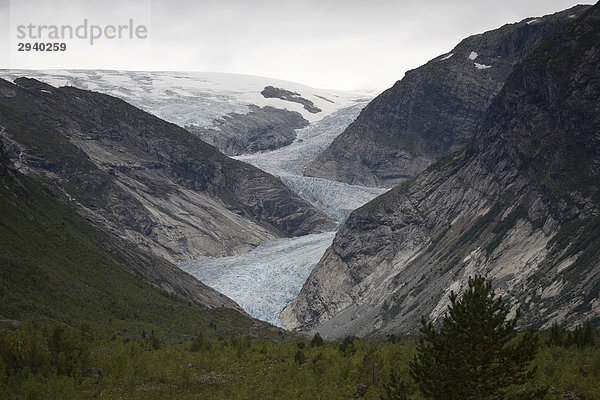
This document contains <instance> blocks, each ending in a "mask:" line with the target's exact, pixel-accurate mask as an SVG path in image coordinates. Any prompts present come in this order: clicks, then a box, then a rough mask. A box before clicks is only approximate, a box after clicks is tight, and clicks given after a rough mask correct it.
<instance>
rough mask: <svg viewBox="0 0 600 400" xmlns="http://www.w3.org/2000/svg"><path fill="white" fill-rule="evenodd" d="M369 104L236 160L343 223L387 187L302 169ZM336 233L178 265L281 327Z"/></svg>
mask: <svg viewBox="0 0 600 400" xmlns="http://www.w3.org/2000/svg"><path fill="white" fill-rule="evenodd" d="M365 104H366V103H365V102H357V104H355V105H353V106H351V107H348V108H345V109H342V110H339V111H337V112H335V113H333V114H332V115H329V116H327V117H325V118H323V119H322V120H321V121H317V122H314V123H312V124H310V125H308V126H307V127H306V128H303V129H300V130H298V131H297V138H296V141H295V142H293V143H292V144H290V145H289V146H286V147H283V148H280V149H277V150H274V151H269V152H264V153H257V154H250V155H242V156H238V157H235V158H236V159H238V160H241V161H244V162H247V163H249V164H252V165H254V166H256V167H258V168H260V169H262V170H264V171H266V172H269V173H270V174H273V175H275V176H278V177H279V178H280V179H281V180H282V181H283V183H285V184H286V185H287V186H288V187H289V188H290V189H292V190H293V191H294V192H296V193H298V195H300V196H301V197H303V198H304V199H306V200H307V201H309V202H311V203H312V204H314V205H315V206H316V207H318V208H320V209H321V210H323V211H324V212H325V213H327V214H328V215H329V216H331V217H332V218H334V219H335V220H336V221H337V222H338V224H341V223H342V222H343V221H344V220H345V219H346V218H347V217H348V215H349V214H350V213H351V212H352V210H354V209H356V208H358V207H360V206H361V205H363V204H364V203H366V202H368V201H370V200H371V199H373V198H374V197H376V196H378V195H379V194H381V193H383V192H385V190H383V189H376V188H367V187H362V186H353V185H348V184H346V183H341V182H335V181H330V180H326V179H319V178H310V177H305V176H302V173H303V170H304V166H305V165H306V164H307V163H308V162H309V161H310V160H312V159H313V158H314V157H315V156H316V155H317V154H319V153H320V152H321V151H323V150H324V149H325V148H326V147H327V146H328V145H329V144H330V143H331V142H332V141H333V139H335V137H336V136H338V135H339V134H340V133H342V131H343V130H344V129H345V128H346V127H347V126H348V124H350V122H352V121H353V120H354V118H356V116H357V115H358V113H359V112H360V110H361V109H362V107H363V106H364V105H365ZM334 236H335V232H328V233H323V234H315V235H308V236H302V237H296V238H291V239H276V240H273V241H271V242H268V243H265V244H263V245H261V246H259V247H257V248H256V249H254V250H252V251H251V252H249V253H247V254H242V255H238V256H234V257H226V258H212V259H204V260H196V261H192V262H188V263H184V264H180V267H181V268H182V269H184V270H185V271H187V272H189V273H190V274H192V275H194V276H195V277H196V278H198V279H200V280H201V281H202V282H204V283H205V284H207V285H209V286H211V287H212V288H214V289H216V290H218V291H220V292H221V293H224V294H225V295H227V296H229V297H230V298H232V299H233V300H235V301H236V302H237V303H238V304H239V305H240V306H241V307H242V308H243V309H244V310H246V312H247V313H248V314H250V315H251V316H253V317H255V318H258V319H262V320H264V321H267V322H270V323H273V324H275V325H279V326H281V321H280V320H279V313H280V312H281V311H282V310H283V309H284V308H285V306H286V305H287V304H288V303H289V302H290V301H291V300H292V299H293V298H294V297H295V296H296V295H297V294H298V293H299V292H300V289H301V288H302V285H303V284H304V282H305V281H306V279H307V278H308V276H309V275H310V272H311V271H312V269H313V268H314V266H315V265H316V264H317V263H318V262H319V260H320V259H321V257H322V256H323V254H324V253H325V250H327V248H328V247H329V246H330V245H331V242H332V241H333V237H334Z"/></svg>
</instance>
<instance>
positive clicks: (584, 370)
mask: <svg viewBox="0 0 600 400" xmlns="http://www.w3.org/2000/svg"><path fill="white" fill-rule="evenodd" d="M579 374H580V375H581V376H589V375H590V366H589V365H582V366H581V367H579Z"/></svg>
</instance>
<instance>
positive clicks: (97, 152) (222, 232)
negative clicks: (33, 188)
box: [0, 78, 334, 261]
mask: <svg viewBox="0 0 600 400" xmlns="http://www.w3.org/2000/svg"><path fill="white" fill-rule="evenodd" d="M16 83H17V85H13V84H11V83H9V82H7V81H4V80H1V81H0V88H2V94H3V95H2V96H0V126H1V127H2V137H3V139H4V141H5V143H6V144H7V150H8V154H9V156H10V158H11V160H12V161H13V162H14V164H15V166H16V167H17V169H19V170H20V171H22V172H24V173H26V174H30V175H39V176H42V177H44V178H47V179H50V180H52V181H53V182H54V183H55V184H56V185H57V186H58V187H59V188H60V189H61V190H62V191H63V192H64V193H66V194H67V195H68V196H69V197H70V198H71V199H72V201H74V202H76V203H78V204H79V205H80V207H81V209H82V210H84V211H85V212H86V213H87V214H88V216H89V217H90V218H92V219H94V220H96V221H97V222H99V223H102V224H104V225H106V226H108V227H109V228H110V229H112V230H114V232H116V233H119V234H120V235H121V236H122V237H124V238H127V239H129V240H131V241H133V242H134V243H136V244H138V245H140V246H142V247H143V248H146V249H147V250H150V251H151V252H153V253H155V254H157V255H161V256H163V257H165V258H167V259H168V260H172V261H175V260H177V261H181V260H188V259H193V258H198V257H202V256H219V255H231V254H237V253H241V252H245V251H248V250H250V249H251V248H253V247H255V246H256V245H258V244H260V243H262V242H264V241H265V240H268V239H270V238H273V237H274V236H297V235H302V234H307V233H312V232H323V231H327V230H330V229H332V227H333V226H334V222H333V221H332V220H331V219H329V218H328V217H327V216H325V215H324V214H323V213H322V212H320V211H318V210H317V209H316V208H314V207H313V206H311V205H310V204H309V203H307V202H306V201H304V200H302V199H300V198H299V197H298V196H297V195H295V194H294V193H293V192H291V191H290V190H289V189H288V188H287V187H286V186H285V185H283V184H282V183H281V182H280V181H279V180H278V179H276V178H274V177H273V176H271V175H268V174H266V173H264V172H262V171H260V170H259V169H257V168H254V167H252V166H250V165H247V164H244V163H241V162H238V161H235V160H231V159H230V158H228V157H226V156H225V155H223V154H222V153H220V152H218V151H217V150H216V149H215V148H213V147H212V146H210V145H208V144H206V143H204V142H202V141H201V140H199V139H198V138H196V137H195V136H193V135H192V134H190V133H189V132H187V131H186V130H184V129H182V128H179V127H178V126H176V125H174V124H170V123H167V122H165V121H162V120H160V119H158V118H156V117H154V116H151V115H149V114H147V113H145V112H143V111H141V110H139V109H137V108H135V107H133V106H130V105H129V104H127V103H125V102H123V101H122V100H118V99H116V98H114V97H111V96H107V95H102V94H98V93H94V92H90V91H84V90H80V89H75V88H72V87H63V88H58V89H57V88H54V87H52V86H49V85H46V84H43V83H41V82H39V81H36V80H31V79H25V78H21V79H17V81H16Z"/></svg>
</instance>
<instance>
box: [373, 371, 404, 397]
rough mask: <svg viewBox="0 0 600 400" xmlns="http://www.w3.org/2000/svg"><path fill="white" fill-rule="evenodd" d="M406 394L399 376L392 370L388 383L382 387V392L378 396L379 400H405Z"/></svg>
mask: <svg viewBox="0 0 600 400" xmlns="http://www.w3.org/2000/svg"><path fill="white" fill-rule="evenodd" d="M407 392H408V388H407V386H406V384H405V383H404V382H402V380H401V379H400V374H399V373H398V371H397V370H395V369H393V368H392V370H391V371H390V381H389V382H388V383H386V384H384V385H383V391H382V393H381V395H380V398H381V400H407V397H406V393H407Z"/></svg>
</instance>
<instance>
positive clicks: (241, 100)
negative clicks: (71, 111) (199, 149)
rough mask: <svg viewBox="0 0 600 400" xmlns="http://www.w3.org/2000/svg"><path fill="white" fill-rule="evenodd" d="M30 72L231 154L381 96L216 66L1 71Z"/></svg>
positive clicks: (281, 141) (3, 73)
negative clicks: (113, 100)
mask: <svg viewBox="0 0 600 400" xmlns="http://www.w3.org/2000/svg"><path fill="white" fill-rule="evenodd" d="M22 76H28V77H31V78H36V79H38V80H40V81H42V82H45V83H48V84H50V85H52V86H56V87H58V86H74V87H78V88H80V89H88V90H93V91H96V92H100V93H104V94H109V95H111V96H115V97H118V98H120V99H122V100H125V101H126V102H128V103H130V104H132V105H134V106H136V107H138V108H141V109H142V110H144V111H147V112H149V113H151V114H154V115H156V116H157V117H159V118H161V119H164V120H165V121H169V122H172V123H174V124H177V125H179V126H182V127H185V128H186V129H187V130H189V131H190V132H192V133H194V134H195V135H197V136H198V137H200V138H201V139H202V140H203V141H205V142H207V143H209V144H211V145H213V146H215V147H217V148H218V149H219V150H221V151H222V152H224V153H225V154H227V155H238V154H245V153H255V152H261V151H267V150H273V149H276V148H280V147H282V146H286V145H287V144H289V143H291V142H292V141H293V140H294V139H295V137H296V133H295V131H294V130H295V129H298V128H302V127H304V126H306V125H307V124H308V123H313V122H317V121H321V120H322V119H323V118H325V117H327V116H328V115H331V114H332V113H334V112H336V111H338V110H340V109H343V108H346V107H349V106H352V105H354V104H356V103H357V102H363V101H364V100H365V99H366V98H368V99H370V98H372V97H373V96H372V94H371V93H369V92H358V91H356V92H353V91H335V90H323V89H315V88H312V87H309V86H306V85H301V84H298V83H294V82H288V81H283V80H279V79H273V78H266V77H260V76H251V75H240V74H226V73H215V72H144V71H108V70H42V71H36V70H0V77H3V78H5V79H7V80H11V81H12V80H14V79H16V78H18V77H22ZM284 94H285V96H284ZM305 104H306V106H305Z"/></svg>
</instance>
